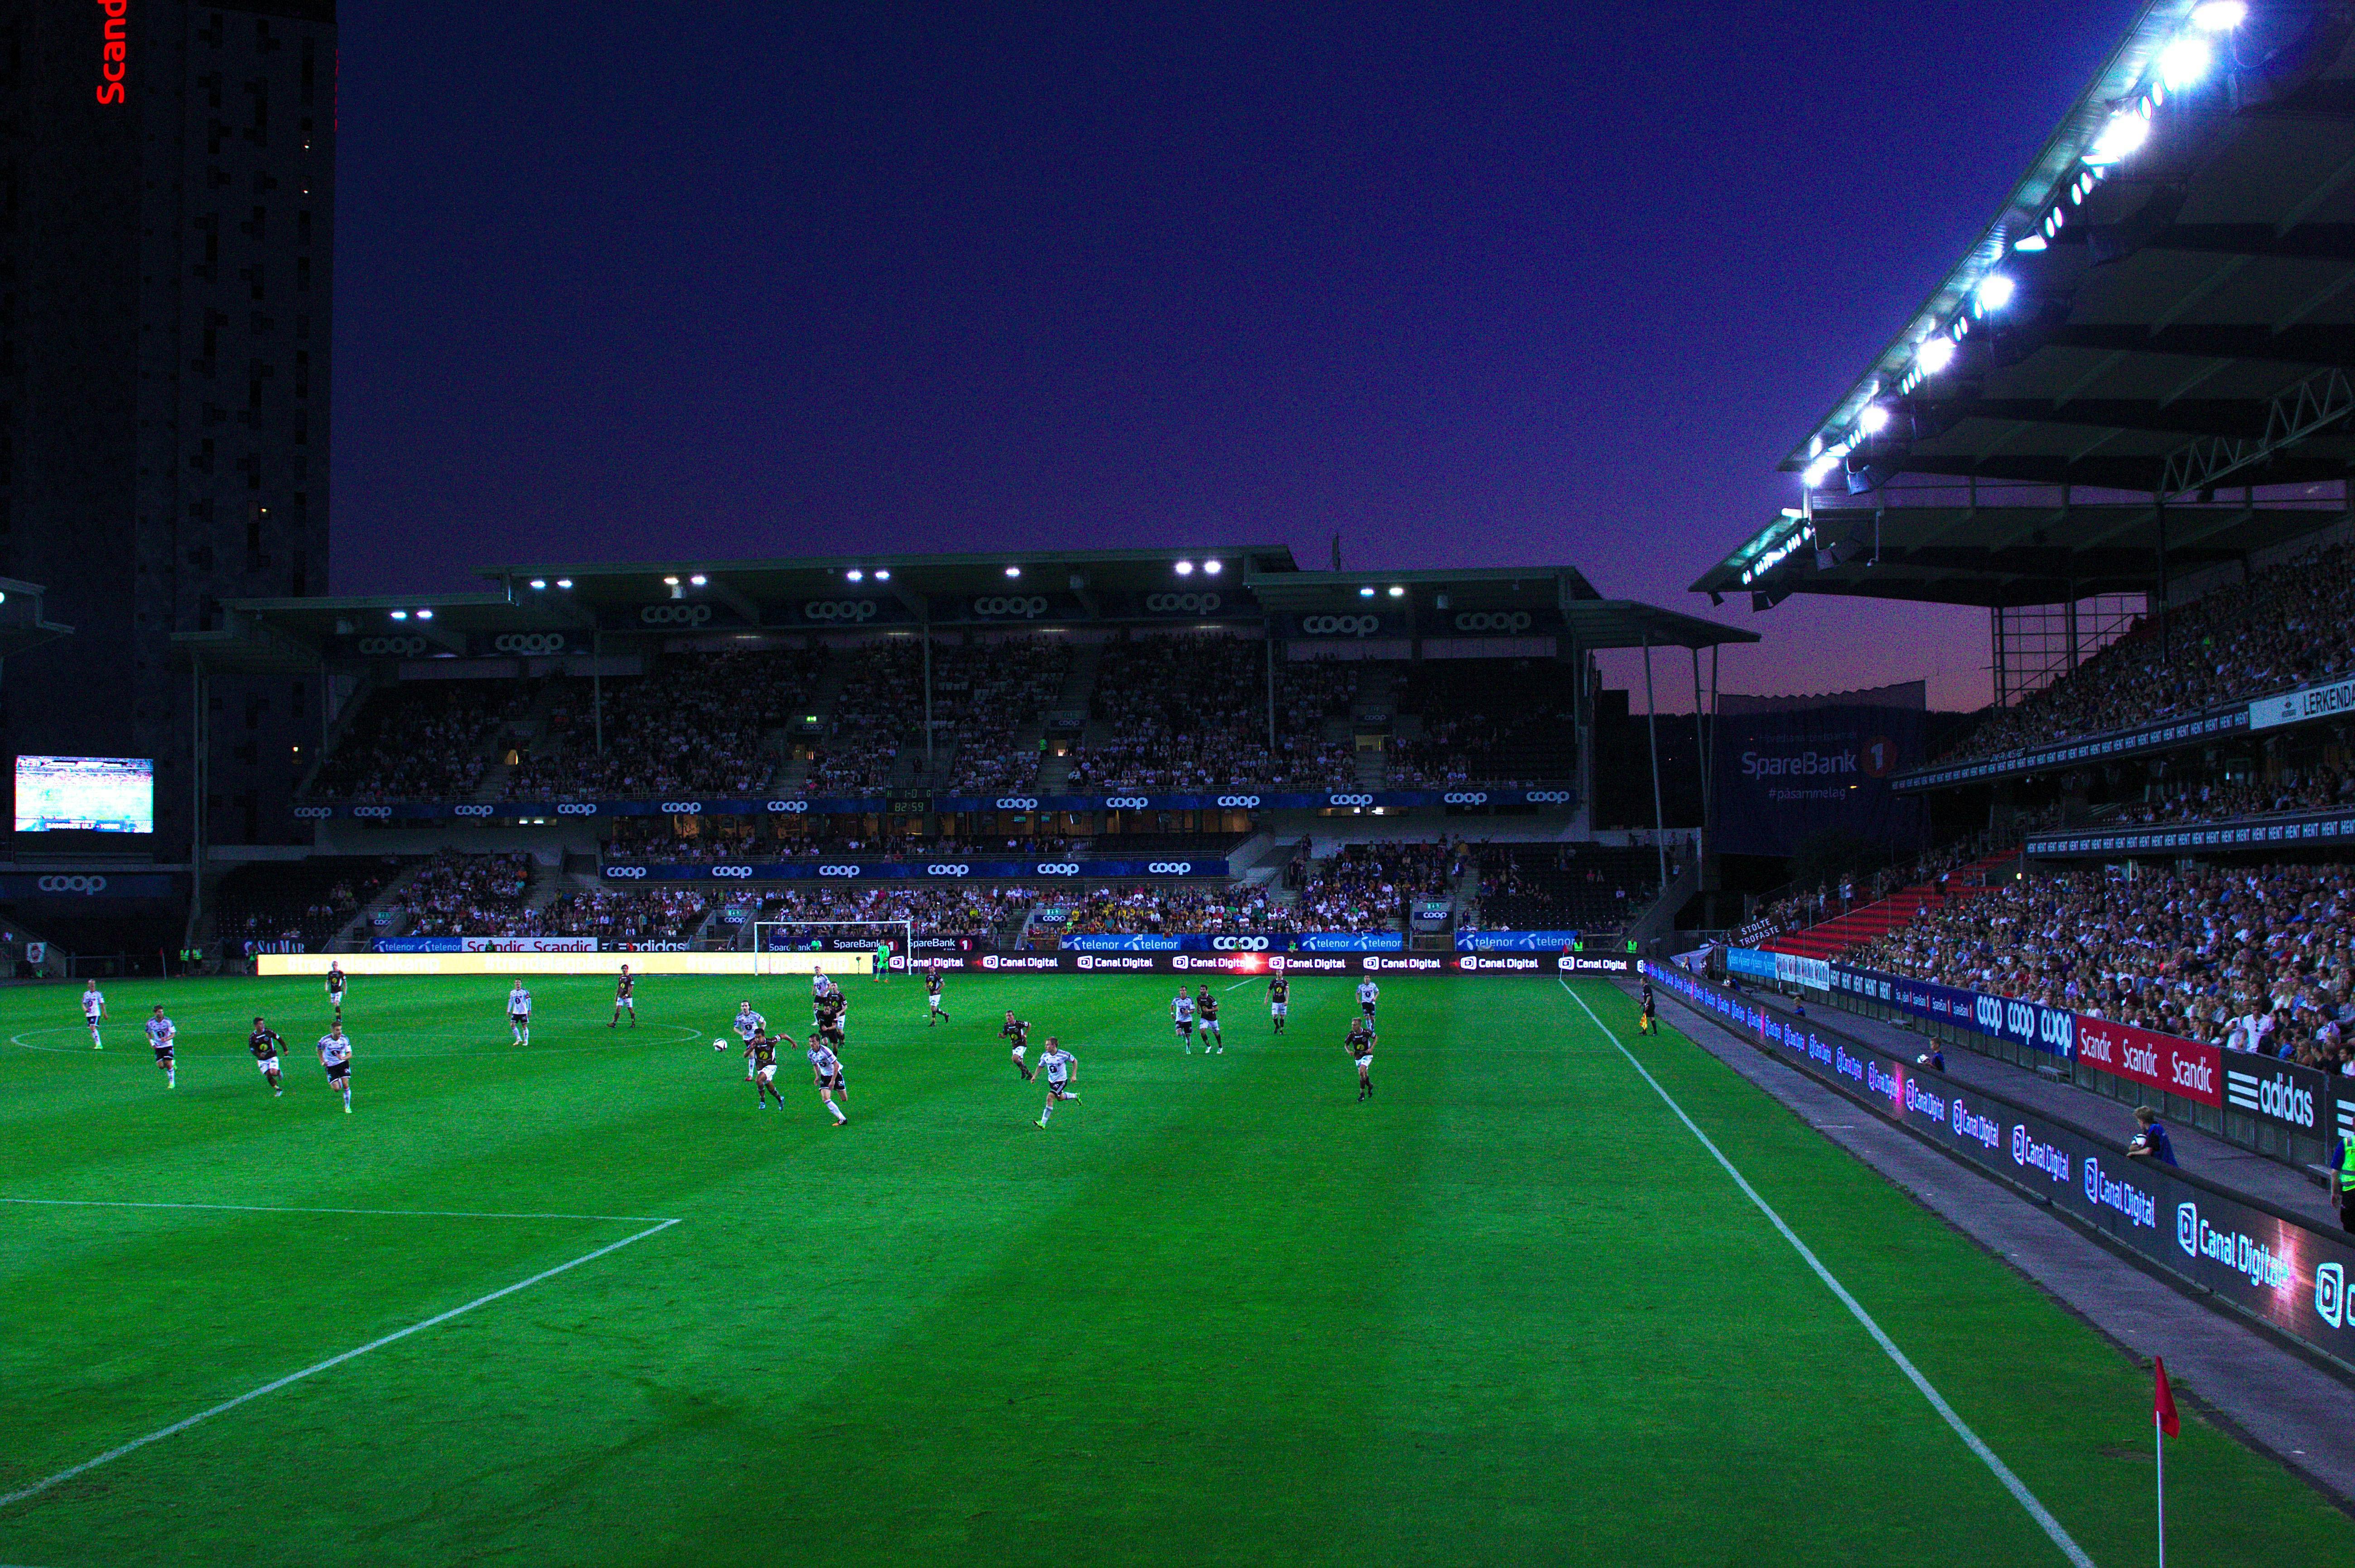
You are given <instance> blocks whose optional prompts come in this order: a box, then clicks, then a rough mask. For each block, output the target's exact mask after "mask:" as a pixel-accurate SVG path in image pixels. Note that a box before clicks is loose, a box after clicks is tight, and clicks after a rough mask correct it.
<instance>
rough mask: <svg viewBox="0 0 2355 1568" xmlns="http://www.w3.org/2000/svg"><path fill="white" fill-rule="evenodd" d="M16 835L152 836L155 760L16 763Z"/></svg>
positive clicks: (31, 760)
mask: <svg viewBox="0 0 2355 1568" xmlns="http://www.w3.org/2000/svg"><path fill="white" fill-rule="evenodd" d="M16 831H17V832H20V833H54V832H85V833H152V832H155V758H149V757H19V758H16Z"/></svg>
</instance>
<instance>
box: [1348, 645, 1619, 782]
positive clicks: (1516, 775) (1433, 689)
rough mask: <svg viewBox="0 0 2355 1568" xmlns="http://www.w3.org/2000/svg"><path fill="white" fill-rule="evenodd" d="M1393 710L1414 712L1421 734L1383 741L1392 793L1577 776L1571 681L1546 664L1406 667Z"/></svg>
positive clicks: (1459, 663) (1453, 662)
mask: <svg viewBox="0 0 2355 1568" xmlns="http://www.w3.org/2000/svg"><path fill="white" fill-rule="evenodd" d="M1400 711H1401V713H1409V714H1414V715H1418V716H1419V717H1420V718H1421V720H1422V730H1423V733H1422V735H1421V736H1420V737H1401V738H1400V739H1397V740H1393V741H1392V742H1391V747H1390V781H1391V785H1392V786H1393V787H1394V788H1399V789H1445V788H1447V787H1449V786H1450V785H1455V784H1472V783H1476V784H1535V783H1540V782H1543V781H1546V780H1549V779H1569V778H1572V777H1574V776H1575V775H1576V773H1577V768H1578V743H1577V734H1578V729H1577V714H1576V711H1575V706H1574V693H1573V690H1572V684H1571V677H1570V676H1569V674H1568V673H1567V672H1566V671H1564V670H1563V668H1562V667H1561V665H1559V664H1556V663H1554V662H1551V661H1550V660H1545V661H1540V660H1519V661H1516V662H1514V663H1513V664H1512V666H1511V667H1510V671H1509V673H1507V672H1500V671H1499V669H1498V668H1497V664H1496V663H1494V662H1489V661H1480V662H1465V661H1462V660H1454V659H1439V660H1430V661H1426V662H1422V663H1418V664H1411V665H1409V666H1408V667H1407V677H1406V685H1405V690H1404V693H1403V694H1402V695H1401V700H1400Z"/></svg>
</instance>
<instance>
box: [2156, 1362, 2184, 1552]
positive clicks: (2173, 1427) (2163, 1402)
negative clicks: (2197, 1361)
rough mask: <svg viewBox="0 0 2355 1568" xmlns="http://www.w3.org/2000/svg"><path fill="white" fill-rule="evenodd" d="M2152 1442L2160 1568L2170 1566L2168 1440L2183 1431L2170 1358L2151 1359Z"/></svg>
mask: <svg viewBox="0 0 2355 1568" xmlns="http://www.w3.org/2000/svg"><path fill="white" fill-rule="evenodd" d="M2150 1364H2151V1390H2150V1422H2151V1428H2152V1430H2151V1435H2150V1442H2151V1448H2152V1450H2153V1456H2152V1457H2154V1458H2156V1459H2157V1460H2158V1568H2167V1440H2168V1439H2169V1437H2172V1436H2175V1435H2176V1434H2178V1433H2179V1432H2181V1431H2182V1430H2183V1423H2182V1422H2181V1421H2180V1420H2179V1419H2178V1418H2177V1416H2176V1414H2175V1391H2174V1390H2173V1389H2171V1388H2169V1387H2168V1385H2167V1358H2166V1357H2165V1356H2153V1357H2152V1358H2151V1363H2150Z"/></svg>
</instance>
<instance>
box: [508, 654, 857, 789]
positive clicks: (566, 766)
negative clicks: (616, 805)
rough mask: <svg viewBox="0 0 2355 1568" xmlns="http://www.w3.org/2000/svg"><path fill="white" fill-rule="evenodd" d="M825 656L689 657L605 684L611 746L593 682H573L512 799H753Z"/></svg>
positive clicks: (524, 763)
mask: <svg viewBox="0 0 2355 1568" xmlns="http://www.w3.org/2000/svg"><path fill="white" fill-rule="evenodd" d="M825 662H826V657H825V654H824V652H822V651H815V650H792V649H774V650H767V651H763V652H746V653H679V654H672V655H669V656H667V657H666V658H665V659H664V660H663V661H662V662H659V663H658V664H656V665H655V668H653V669H652V670H651V671H649V672H648V673H646V674H644V675H639V676H634V677H630V678H625V679H618V680H613V681H609V682H607V683H605V688H604V693H603V703H604V708H605V712H604V718H603V726H602V727H603V732H604V748H603V750H602V751H600V750H599V749H598V748H597V747H596V744H595V737H594V735H593V734H592V728H593V726H592V725H591V719H590V714H589V711H588V709H589V702H590V693H589V689H588V683H586V682H584V681H581V680H578V679H573V680H567V681H565V682H563V683H561V684H560V685H559V688H558V694H557V701H556V702H555V703H554V704H553V705H551V707H550V709H549V715H548V719H547V742H546V744H545V745H544V746H541V747H535V748H534V751H533V754H532V755H531V756H530V757H528V758H524V759H523V760H521V761H520V762H519V763H518V764H517V767H516V768H515V769H514V771H513V772H512V773H510V774H509V775H508V778H507V781H506V798H507V799H508V800H587V799H596V798H615V799H630V798H641V797H645V796H648V795H665V794H705V793H711V794H740V795H741V794H745V793H749V792H751V791H752V790H756V789H760V788H762V786H763V785H765V784H766V783H767V782H768V780H769V777H770V774H771V772H772V771H773V768H774V767H775V764H776V761H777V760H778V758H777V756H776V755H775V754H774V753H773V751H772V750H770V749H769V748H768V747H767V746H766V741H767V737H768V736H769V735H770V734H771V732H773V731H775V730H778V729H781V728H782V727H783V726H785V725H786V724H787V723H789V722H790V721H791V720H792V719H793V718H794V716H796V715H799V714H801V713H802V712H803V711H805V709H806V708H807V706H808V705H809V700H810V695H811V693H812V692H813V690H814V689H815V685H816V683H817V680H818V677H819V674H820V672H821V671H822V669H823V668H824V665H825Z"/></svg>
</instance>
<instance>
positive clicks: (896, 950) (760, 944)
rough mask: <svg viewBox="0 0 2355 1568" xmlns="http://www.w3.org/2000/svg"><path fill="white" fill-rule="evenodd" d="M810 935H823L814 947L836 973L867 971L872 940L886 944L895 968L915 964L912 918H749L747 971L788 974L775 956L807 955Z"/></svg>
mask: <svg viewBox="0 0 2355 1568" xmlns="http://www.w3.org/2000/svg"><path fill="white" fill-rule="evenodd" d="M814 937H815V938H824V946H823V947H822V948H819V949H816V950H818V951H821V952H824V953H826V956H827V957H828V958H830V959H835V960H837V962H836V963H829V964H827V965H826V968H827V969H830V970H832V971H833V972H835V973H837V974H856V975H871V974H873V973H874V972H875V945H876V943H877V942H878V941H888V942H890V944H891V952H892V956H893V958H894V959H895V960H896V961H897V963H898V964H899V966H900V967H901V968H903V969H912V968H913V967H914V965H915V958H916V923H915V922H914V921H913V920H755V921H753V922H752V972H753V973H754V974H756V975H766V974H781V973H786V972H790V971H788V970H787V969H784V968H783V966H782V965H780V964H779V963H778V962H777V960H779V959H783V958H785V957H786V956H787V955H789V954H797V955H807V954H809V953H810V952H811V951H812V948H811V947H810V939H811V938H814Z"/></svg>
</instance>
